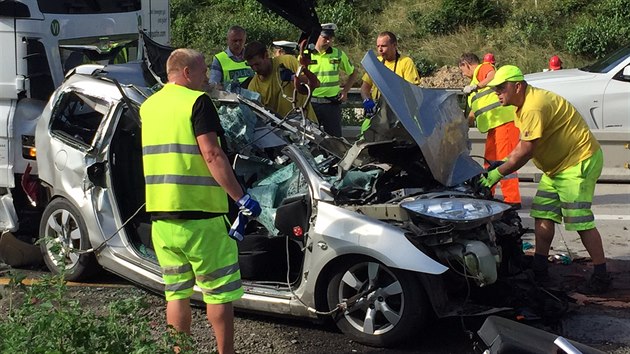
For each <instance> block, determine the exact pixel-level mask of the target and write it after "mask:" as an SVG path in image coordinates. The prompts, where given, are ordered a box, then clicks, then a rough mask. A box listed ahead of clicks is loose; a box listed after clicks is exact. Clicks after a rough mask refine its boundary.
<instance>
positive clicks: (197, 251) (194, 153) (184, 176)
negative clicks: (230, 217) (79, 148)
mask: <svg viewBox="0 0 630 354" xmlns="http://www.w3.org/2000/svg"><path fill="white" fill-rule="evenodd" d="M166 72H167V75H168V83H167V84H166V85H165V86H164V87H163V88H162V89H161V90H160V91H158V92H157V93H155V94H154V95H152V96H150V97H149V98H148V99H147V100H146V101H145V102H144V103H143V104H142V106H141V107H140V117H141V119H142V161H143V169H144V177H145V184H146V187H145V188H146V210H147V212H149V213H150V214H151V221H152V226H151V238H152V241H153V247H154V250H155V254H156V256H157V259H158V263H159V264H160V267H161V270H162V277H163V279H164V293H165V296H166V301H167V305H166V321H167V323H168V324H169V325H172V326H173V327H174V328H175V330H177V331H180V332H185V333H188V334H190V326H191V309H190V297H191V296H192V294H193V287H194V286H195V285H197V286H199V288H200V289H201V291H202V293H203V300H204V302H205V303H206V312H207V317H208V320H209V322H210V323H211V324H212V328H213V329H214V333H215V336H216V339H217V347H218V350H219V353H221V354H223V353H234V313H233V308H232V302H233V301H234V300H237V299H239V298H240V297H241V296H242V295H243V288H242V286H241V273H240V268H239V263H238V249H237V247H236V243H235V241H234V240H233V239H232V238H235V239H242V234H243V233H244V229H245V224H246V220H242V221H243V222H242V223H235V225H236V224H238V225H239V226H238V227H236V228H234V226H233V229H231V230H230V233H229V235H230V236H231V237H232V238H230V237H228V233H227V232H226V227H225V214H227V212H228V198H227V195H229V196H230V197H231V198H232V199H233V200H236V201H237V204H238V205H239V207H240V208H241V212H242V213H243V214H249V215H252V216H254V217H256V216H257V215H259V214H260V211H261V210H260V206H259V205H258V202H256V201H255V200H254V199H252V198H251V197H250V196H249V194H244V193H243V189H242V188H241V186H240V184H239V183H238V182H237V180H236V177H235V176H234V172H233V171H232V168H231V166H230V163H229V161H228V159H227V157H226V155H225V153H224V152H223V150H222V148H221V143H220V138H221V136H222V135H223V129H222V128H221V125H220V122H219V115H218V113H217V111H216V108H215V107H214V104H213V103H212V100H211V99H210V97H209V96H208V95H206V94H205V92H203V91H202V90H203V88H204V86H205V85H206V84H207V81H208V77H207V72H208V67H207V66H206V64H205V61H204V57H203V55H202V54H201V53H199V52H198V51H196V50H192V49H185V48H182V49H177V50H175V51H173V52H172V53H171V55H170V56H169V58H168V61H167V62H166ZM244 210H246V211H247V212H244ZM240 217H241V213H239V219H238V220H239V221H241V218H240Z"/></svg>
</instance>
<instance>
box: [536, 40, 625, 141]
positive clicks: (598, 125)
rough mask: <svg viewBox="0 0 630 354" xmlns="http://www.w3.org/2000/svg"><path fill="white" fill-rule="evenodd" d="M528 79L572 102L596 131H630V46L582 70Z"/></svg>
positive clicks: (571, 70) (544, 73) (545, 73)
mask: <svg viewBox="0 0 630 354" xmlns="http://www.w3.org/2000/svg"><path fill="white" fill-rule="evenodd" d="M525 80H526V81H527V82H528V83H529V84H531V85H532V86H535V87H539V88H543V89H545V90H549V91H552V92H555V93H557V94H559V95H560V96H562V97H564V98H566V99H567V100H569V101H570V102H571V103H572V104H573V105H574V106H575V107H576V108H577V110H578V111H579V112H580V114H581V115H582V117H584V119H585V120H586V122H587V123H588V125H589V127H590V128H591V129H592V130H603V131H630V46H626V47H623V48H621V49H619V50H618V51H616V52H614V53H613V54H611V55H610V56H608V57H606V58H604V59H601V60H599V61H597V62H595V63H594V64H591V65H588V66H585V67H583V68H580V69H563V70H558V71H547V72H541V73H534V74H528V75H525Z"/></svg>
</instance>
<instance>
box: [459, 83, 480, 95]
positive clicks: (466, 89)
mask: <svg viewBox="0 0 630 354" xmlns="http://www.w3.org/2000/svg"><path fill="white" fill-rule="evenodd" d="M462 91H464V93H465V94H467V95H468V94H469V93H471V92H473V91H477V85H468V86H464V89H463V90H462Z"/></svg>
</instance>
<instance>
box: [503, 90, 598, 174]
mask: <svg viewBox="0 0 630 354" xmlns="http://www.w3.org/2000/svg"><path fill="white" fill-rule="evenodd" d="M514 124H515V125H516V127H517V128H519V129H520V130H521V140H524V141H532V140H536V139H539V141H538V143H537V144H536V149H535V150H534V156H533V161H534V164H535V165H536V167H538V168H539V169H541V170H542V171H543V172H544V173H546V174H547V175H549V176H553V175H555V174H557V173H558V172H562V171H564V170H566V169H567V168H569V167H572V166H575V165H577V164H578V163H579V162H580V161H584V160H585V159H587V158H589V157H590V156H591V155H593V154H594V153H595V152H596V151H597V150H599V148H600V146H599V142H598V141H597V139H595V136H593V133H591V131H590V129H589V128H588V125H587V124H586V122H585V121H584V119H583V118H582V116H581V115H580V114H579V113H578V111H577V110H576V109H575V107H573V105H571V104H570V103H569V102H568V101H567V100H565V99H564V98H562V97H561V96H558V95H556V94H555V93H552V92H549V91H546V90H542V89H539V88H535V87H532V86H527V90H526V92H525V102H524V103H523V106H522V107H521V108H520V109H518V110H517V111H516V119H515V120H514Z"/></svg>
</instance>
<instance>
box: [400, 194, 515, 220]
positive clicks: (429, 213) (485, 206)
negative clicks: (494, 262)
mask: <svg viewBox="0 0 630 354" xmlns="http://www.w3.org/2000/svg"><path fill="white" fill-rule="evenodd" d="M400 206H401V207H402V208H404V209H405V210H407V211H409V212H411V213H414V214H416V215H418V216H420V217H422V218H425V219H429V220H430V221H433V222H436V223H439V224H444V223H455V224H466V225H470V224H481V223H484V222H487V221H492V220H495V219H496V218H498V217H500V216H501V215H502V214H503V212H504V211H506V210H508V209H509V208H510V206H509V205H507V204H504V203H500V202H495V201H491V200H483V199H473V198H435V199H416V200H412V201H406V202H402V203H400Z"/></svg>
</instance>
